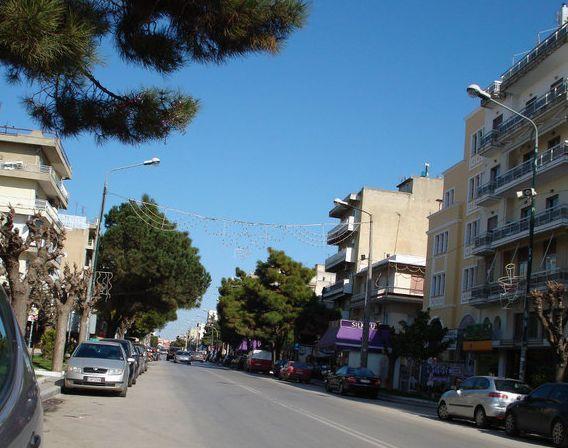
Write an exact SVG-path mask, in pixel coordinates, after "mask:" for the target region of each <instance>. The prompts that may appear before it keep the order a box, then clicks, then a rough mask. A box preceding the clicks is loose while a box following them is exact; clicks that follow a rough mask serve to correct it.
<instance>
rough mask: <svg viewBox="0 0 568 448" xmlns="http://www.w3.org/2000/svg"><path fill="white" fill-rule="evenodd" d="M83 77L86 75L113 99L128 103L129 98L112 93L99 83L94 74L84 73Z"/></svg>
mask: <svg viewBox="0 0 568 448" xmlns="http://www.w3.org/2000/svg"><path fill="white" fill-rule="evenodd" d="M83 75H85V77H86V78H87V79H88V80H89V81H91V82H92V83H93V84H94V85H95V86H96V87H97V88H98V89H99V90H102V91H103V92H104V93H106V94H107V95H108V96H110V97H111V98H114V99H115V100H119V101H126V100H127V98H126V97H124V96H121V95H118V94H116V93H114V92H112V91H110V90H109V89H107V88H106V87H105V86H103V85H102V84H101V83H100V81H98V80H97V79H96V78H95V77H94V76H93V75H92V73H89V72H88V71H86V70H85V71H83Z"/></svg>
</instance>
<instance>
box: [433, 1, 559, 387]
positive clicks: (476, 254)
mask: <svg viewBox="0 0 568 448" xmlns="http://www.w3.org/2000/svg"><path fill="white" fill-rule="evenodd" d="M567 18H568V8H566V7H563V11H562V12H561V14H560V20H561V22H560V25H559V28H558V29H557V30H556V31H555V32H553V33H552V34H551V35H550V36H549V37H548V38H546V39H544V40H543V41H542V42H541V44H540V45H538V46H537V47H535V48H534V49H533V50H531V51H530V52H529V53H527V55H526V56H524V57H523V59H521V60H520V61H519V62H517V63H516V64H515V65H514V66H513V67H511V68H510V69H509V70H507V71H506V72H505V73H503V75H501V77H500V79H499V80H498V81H495V82H494V83H493V84H492V85H491V86H490V87H489V88H488V90H489V91H490V92H491V93H492V95H493V96H494V97H495V98H496V99H498V100H499V101H501V102H504V103H505V104H507V105H508V106H509V107H512V108H514V109H516V110H519V111H522V113H524V114H525V115H527V116H529V117H530V118H532V119H533V120H534V121H535V122H536V123H537V125H538V128H539V133H540V145H539V155H538V157H537V167H538V171H537V178H536V192H537V196H536V227H535V241H534V253H533V264H532V272H533V274H532V279H531V284H532V287H533V288H538V289H543V288H545V286H546V281H547V280H557V281H560V282H564V283H568V232H567V229H568V124H567V122H566V111H567V109H568V89H567V86H568V84H567V83H568V45H567V36H568V24H567V20H566V19H567ZM482 106H483V108H479V109H477V110H475V111H474V112H473V113H472V114H471V115H469V116H468V117H466V120H465V121H466V122H465V143H464V152H463V159H462V160H461V161H460V162H458V163H457V164H456V165H454V166H452V167H451V168H449V169H448V170H447V171H446V172H445V173H444V204H443V209H442V210H440V211H439V212H437V213H434V214H433V215H431V216H430V229H429V232H428V237H429V238H428V242H429V244H428V256H427V280H426V294H425V297H426V300H425V306H427V307H430V308H431V310H432V314H433V315H436V316H438V317H439V318H440V319H441V321H442V323H443V324H444V325H445V326H447V327H448V328H451V329H453V330H454V331H453V332H452V334H453V336H454V337H455V338H456V342H455V344H453V346H452V350H450V352H449V353H448V354H447V360H448V361H452V362H455V363H456V364H459V363H461V364H462V365H463V366H464V367H465V368H466V370H467V373H477V374H487V373H495V374H499V375H507V376H512V377H514V376H516V375H517V372H518V364H519V347H520V340H521V335H522V301H523V297H524V294H523V291H524V287H525V281H524V276H525V275H526V270H527V254H528V220H529V211H530V208H529V207H528V206H529V200H528V199H518V197H517V192H519V191H521V190H523V189H525V188H527V187H528V186H530V179H531V163H532V160H533V159H532V149H533V141H534V140H533V138H534V136H533V130H532V127H531V126H530V125H529V124H528V123H526V121H524V120H520V119H518V118H517V117H516V116H514V115H512V114H511V113H510V112H508V111H507V110H505V109H504V108H502V107H499V106H496V105H494V104H493V103H491V102H487V104H482ZM507 266H509V269H510V273H509V274H508V270H507ZM508 275H509V276H512V281H511V282H510V283H511V284H512V287H511V288H509V289H510V290H509V291H507V292H506V291H505V290H504V289H503V287H502V286H501V285H500V283H499V279H500V278H502V277H506V276H508ZM547 346H548V344H547V342H546V341H545V340H544V338H543V333H542V328H541V327H540V324H539V322H538V321H537V319H536V316H535V315H534V313H532V312H531V315H530V320H529V354H528V370H527V377H528V379H529V380H530V378H531V376H532V375H539V374H546V373H547V372H546V369H547V366H548V365H550V363H549V362H547V356H548V353H547V350H546V348H547Z"/></svg>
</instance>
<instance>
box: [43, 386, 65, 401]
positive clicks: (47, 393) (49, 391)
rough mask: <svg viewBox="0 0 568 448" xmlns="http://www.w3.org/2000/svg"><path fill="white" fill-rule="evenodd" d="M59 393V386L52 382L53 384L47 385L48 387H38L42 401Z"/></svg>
mask: <svg viewBox="0 0 568 448" xmlns="http://www.w3.org/2000/svg"><path fill="white" fill-rule="evenodd" d="M60 393H61V387H60V386H56V385H55V384H54V385H53V386H49V387H46V388H44V389H41V388H40V391H39V396H40V398H41V402H42V403H43V402H44V401H47V400H49V399H50V398H53V397H55V396H56V395H59V394H60Z"/></svg>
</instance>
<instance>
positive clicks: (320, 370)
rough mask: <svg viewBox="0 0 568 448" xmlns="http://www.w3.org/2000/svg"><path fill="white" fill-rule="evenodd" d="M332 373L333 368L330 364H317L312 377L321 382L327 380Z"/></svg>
mask: <svg viewBox="0 0 568 448" xmlns="http://www.w3.org/2000/svg"><path fill="white" fill-rule="evenodd" d="M330 373H331V367H330V366H329V365H328V364H316V365H315V366H314V369H313V372H312V377H313V378H317V379H319V380H325V378H326V377H327V376H328V375H329V374H330Z"/></svg>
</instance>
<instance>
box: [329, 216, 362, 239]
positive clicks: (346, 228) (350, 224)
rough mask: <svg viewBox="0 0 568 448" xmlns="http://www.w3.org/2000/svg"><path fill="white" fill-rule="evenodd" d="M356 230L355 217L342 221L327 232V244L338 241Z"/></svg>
mask: <svg viewBox="0 0 568 448" xmlns="http://www.w3.org/2000/svg"><path fill="white" fill-rule="evenodd" d="M354 230H355V217H354V216H349V218H347V219H346V220H345V221H341V222H340V223H339V224H338V225H336V226H335V227H333V228H332V229H331V230H330V231H329V232H327V242H328V243H330V242H332V241H336V240H338V239H341V238H342V237H344V236H346V235H347V234H348V233H350V232H353V231H354Z"/></svg>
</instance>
